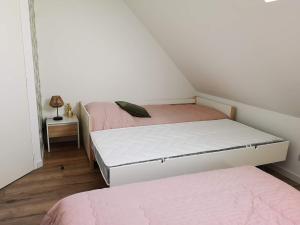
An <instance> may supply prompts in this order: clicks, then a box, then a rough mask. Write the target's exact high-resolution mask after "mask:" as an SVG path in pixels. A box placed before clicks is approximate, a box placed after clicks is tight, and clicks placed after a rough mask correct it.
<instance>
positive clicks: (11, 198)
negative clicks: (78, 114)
mask: <svg viewBox="0 0 300 225" xmlns="http://www.w3.org/2000/svg"><path fill="white" fill-rule="evenodd" d="M62 166H63V167H64V169H62ZM262 169H263V170H265V171H266V172H269V173H271V174H272V175H274V176H276V177H278V178H279V179H281V180H283V181H285V182H287V183H289V184H290V185H292V186H294V187H296V188H297V189H298V190H300V185H298V184H296V183H294V182H292V181H290V180H288V179H287V178H285V177H283V176H281V175H280V174H277V173H275V172H273V171H270V170H268V169H267V168H262ZM103 187H105V182H104V181H103V179H102V178H101V175H100V172H99V171H98V170H91V169H90V167H89V163H88V160H87V158H86V155H85V153H84V151H83V150H82V149H81V150H78V149H76V148H75V147H74V145H73V144H65V145H61V144H60V145H56V146H55V145H53V147H52V152H51V153H47V152H46V153H45V162H44V167H43V168H41V169H39V170H36V171H34V172H32V173H30V174H28V175H27V176H25V177H23V178H21V179H20V180H18V181H16V182H15V183H13V184H11V185H9V186H7V187H6V188H4V189H2V190H0V225H39V224H40V221H41V219H42V217H43V216H44V215H45V213H46V211H47V210H48V209H50V208H51V206H53V204H55V203H56V202H57V201H58V200H60V199H62V198H64V197H66V196H69V195H71V194H74V193H78V192H82V191H88V190H92V189H98V188H103Z"/></svg>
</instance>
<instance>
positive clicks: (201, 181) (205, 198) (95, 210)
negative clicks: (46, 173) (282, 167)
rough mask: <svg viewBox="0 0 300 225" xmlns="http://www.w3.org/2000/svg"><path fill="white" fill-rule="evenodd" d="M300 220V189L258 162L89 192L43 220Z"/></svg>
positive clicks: (90, 224) (77, 223) (111, 223)
mask: <svg viewBox="0 0 300 225" xmlns="http://www.w3.org/2000/svg"><path fill="white" fill-rule="evenodd" d="M246 224H247V225H292V224H293V225H299V224H300V192H299V191H297V190H296V189H294V188H293V187H291V186H289V185H287V184H285V183H283V182H282V181H280V180H278V179H276V178H274V177H272V176H271V175H269V174H266V173H264V172H262V171H260V170H259V169H257V168H255V167H241V168H232V169H225V170H216V171H210V172H204V173H199V174H192V175H186V176H180V177H172V178H167V179H162V180H156V181H150V182H144V183H136V184H129V185H124V186H119V187H113V188H110V189H102V190H95V191H91V192H84V193H80V194H76V195H73V196H70V197H67V198H65V199H63V200H61V201H60V202H58V203H57V204H56V205H55V206H54V207H53V208H52V209H51V210H50V211H49V212H48V213H47V215H46V216H45V217H44V219H43V221H42V223H41V225H246Z"/></svg>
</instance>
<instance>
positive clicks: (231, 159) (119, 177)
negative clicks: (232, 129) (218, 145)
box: [110, 141, 289, 186]
mask: <svg viewBox="0 0 300 225" xmlns="http://www.w3.org/2000/svg"><path fill="white" fill-rule="evenodd" d="M288 147H289V142H288V141H283V142H278V143H271V144H265V145H260V146H257V147H244V148H238V149H233V150H226V151H219V152H212V153H203V154H198V155H191V156H183V157H178V158H170V159H165V160H156V161H150V162H144V163H136V164H131V165H125V166H118V167H112V168H110V186H117V185H122V184H128V183H134V182H142V181H147V180H153V179H160V178H164V177H171V176H178V175H183V174H189V173H197V172H201V171H208V170H215V169H225V168H231V167H238V166H246V165H248V166H259V165H265V164H270V163H275V162H280V161H284V160H286V156H287V151H288Z"/></svg>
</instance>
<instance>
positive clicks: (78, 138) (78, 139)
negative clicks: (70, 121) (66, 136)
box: [77, 123, 80, 149]
mask: <svg viewBox="0 0 300 225" xmlns="http://www.w3.org/2000/svg"><path fill="white" fill-rule="evenodd" d="M77 142H78V149H80V132H79V123H78V124H77Z"/></svg>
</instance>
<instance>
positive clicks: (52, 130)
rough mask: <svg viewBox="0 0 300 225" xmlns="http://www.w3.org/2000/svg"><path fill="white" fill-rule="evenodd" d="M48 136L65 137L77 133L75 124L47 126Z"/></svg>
mask: <svg viewBox="0 0 300 225" xmlns="http://www.w3.org/2000/svg"><path fill="white" fill-rule="evenodd" d="M48 132H49V137H50V138H55V137H66V136H75V135H77V132H78V131H77V124H66V125H60V126H49V127H48Z"/></svg>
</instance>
